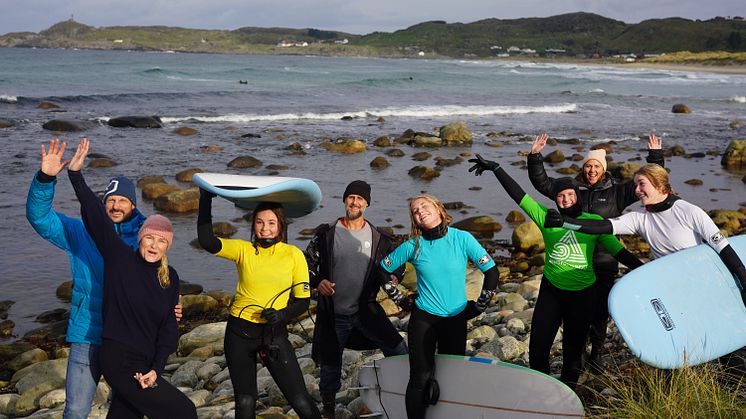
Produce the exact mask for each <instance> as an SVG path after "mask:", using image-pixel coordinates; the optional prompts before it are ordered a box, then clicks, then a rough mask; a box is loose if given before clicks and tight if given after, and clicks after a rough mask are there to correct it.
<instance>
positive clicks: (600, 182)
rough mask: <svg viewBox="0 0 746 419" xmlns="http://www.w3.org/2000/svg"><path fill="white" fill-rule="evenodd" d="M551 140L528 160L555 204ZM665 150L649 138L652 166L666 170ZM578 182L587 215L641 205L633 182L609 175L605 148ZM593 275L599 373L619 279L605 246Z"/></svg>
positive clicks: (594, 363) (537, 143)
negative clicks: (548, 153) (549, 168)
mask: <svg viewBox="0 0 746 419" xmlns="http://www.w3.org/2000/svg"><path fill="white" fill-rule="evenodd" d="M548 138H549V137H548V136H547V134H541V135H539V136H538V137H536V140H534V143H533V145H532V146H531V152H530V153H529V155H528V157H527V163H528V178H529V180H531V184H532V185H533V186H534V188H536V190H537V191H538V192H539V193H540V194H542V195H544V196H546V197H547V198H550V199H552V200H554V199H555V196H554V190H555V183H556V182H557V181H558V179H556V178H552V177H549V176H547V172H546V170H545V169H544V157H543V156H542V155H541V151H542V150H543V149H544V146H546V144H547V139H548ZM661 147H662V145H661V140H660V139H658V137H656V136H655V135H650V136H648V156H647V162H648V163H655V164H659V165H660V166H663V164H664V159H663V150H661ZM575 180H576V181H577V182H578V204H580V208H581V209H582V210H583V211H585V212H588V213H591V214H598V215H600V216H601V217H603V218H613V217H618V216H620V215H622V211H624V209H625V208H627V207H628V206H630V205H632V204H634V203H635V202H637V196H635V183H634V182H633V181H632V180H629V181H626V182H617V181H615V180H614V179H613V178H612V176H611V174H609V173H608V172H607V164H606V150H604V149H602V148H599V149H597V150H591V151H589V152H588V154H586V155H585V158H584V159H583V164H582V172H581V173H580V174H578V176H577V177H575ZM593 272H595V273H596V291H597V296H596V297H597V300H596V310H595V314H594V315H593V319H592V321H591V329H590V333H589V339H588V340H589V341H590V343H591V353H590V355H589V356H588V364H589V366H590V369H591V371H593V372H595V373H599V372H601V371H603V369H604V364H603V361H602V359H601V349H602V348H603V346H604V340H605V339H606V328H607V326H608V324H609V307H608V304H607V300H608V299H609V292H611V287H612V286H613V285H614V280H615V279H616V278H617V276H618V275H619V264H618V263H617V261H616V260H615V259H614V258H613V257H612V256H611V255H610V254H609V252H608V251H606V249H604V247H603V246H596V250H595V252H594V253H593Z"/></svg>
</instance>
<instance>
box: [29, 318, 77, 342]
mask: <svg viewBox="0 0 746 419" xmlns="http://www.w3.org/2000/svg"><path fill="white" fill-rule="evenodd" d="M66 332H67V320H60V321H57V322H54V323H50V324H48V325H46V326H42V327H39V328H37V329H33V330H30V331H28V332H26V334H24V335H23V337H24V339H43V340H44V341H49V340H56V341H58V342H59V343H62V342H64V341H65V333H66Z"/></svg>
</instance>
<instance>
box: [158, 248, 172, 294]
mask: <svg viewBox="0 0 746 419" xmlns="http://www.w3.org/2000/svg"><path fill="white" fill-rule="evenodd" d="M158 282H160V284H161V287H162V288H168V286H169V285H171V278H169V276H168V258H167V257H166V255H163V257H162V258H161V266H159V267H158Z"/></svg>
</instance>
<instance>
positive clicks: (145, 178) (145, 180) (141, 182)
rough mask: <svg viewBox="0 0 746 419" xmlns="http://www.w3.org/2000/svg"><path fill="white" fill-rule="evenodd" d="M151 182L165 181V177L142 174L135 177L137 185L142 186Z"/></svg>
mask: <svg viewBox="0 0 746 419" xmlns="http://www.w3.org/2000/svg"><path fill="white" fill-rule="evenodd" d="M151 183H166V179H164V178H163V177H162V176H153V175H149V176H142V177H140V178H138V179H137V187H138V188H142V187H143V186H145V185H149V184H151Z"/></svg>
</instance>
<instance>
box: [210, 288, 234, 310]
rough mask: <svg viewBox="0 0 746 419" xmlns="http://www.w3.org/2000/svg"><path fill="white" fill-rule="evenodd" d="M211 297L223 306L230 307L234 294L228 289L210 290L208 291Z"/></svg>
mask: <svg viewBox="0 0 746 419" xmlns="http://www.w3.org/2000/svg"><path fill="white" fill-rule="evenodd" d="M207 295H209V296H210V297H212V298H214V299H215V300H216V301H217V302H218V304H220V306H221V307H230V305H231V303H232V302H233V294H232V293H230V292H226V291H221V290H218V291H210V292H208V293H207Z"/></svg>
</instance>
